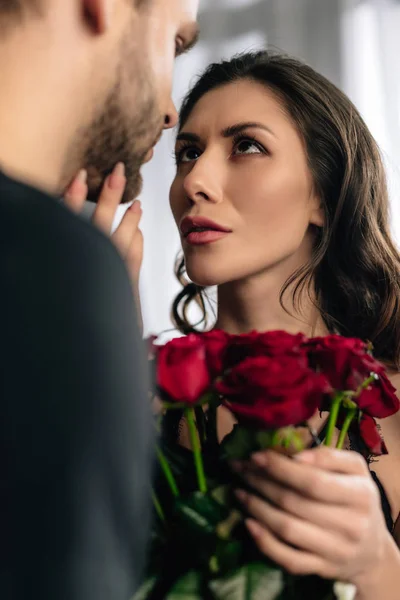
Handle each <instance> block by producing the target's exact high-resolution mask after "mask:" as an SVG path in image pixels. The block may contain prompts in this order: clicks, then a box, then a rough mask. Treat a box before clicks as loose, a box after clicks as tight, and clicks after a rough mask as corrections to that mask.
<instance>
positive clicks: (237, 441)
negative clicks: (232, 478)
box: [221, 425, 259, 460]
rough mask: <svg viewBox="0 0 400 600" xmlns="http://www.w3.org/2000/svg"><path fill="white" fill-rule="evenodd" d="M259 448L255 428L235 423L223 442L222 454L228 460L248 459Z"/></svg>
mask: <svg viewBox="0 0 400 600" xmlns="http://www.w3.org/2000/svg"><path fill="white" fill-rule="evenodd" d="M258 449H259V445H258V442H257V438H256V435H255V432H254V430H253V431H251V430H249V429H246V428H245V427H241V426H240V425H235V426H234V428H233V430H232V432H231V433H230V434H229V435H227V436H226V437H225V439H224V441H223V442H222V444H221V451H222V455H223V457H224V458H225V459H226V460H246V459H247V458H249V457H250V455H251V454H253V452H256V451H257V450H258Z"/></svg>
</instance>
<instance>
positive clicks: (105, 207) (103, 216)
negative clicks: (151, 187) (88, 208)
mask: <svg viewBox="0 0 400 600" xmlns="http://www.w3.org/2000/svg"><path fill="white" fill-rule="evenodd" d="M125 186H126V177H125V166H124V164H123V163H118V164H117V165H116V166H115V168H114V170H113V172H112V173H111V175H109V176H108V177H107V178H106V180H105V182H104V185H103V188H102V190H101V193H100V197H99V199H98V202H97V206H96V209H95V211H94V214H93V223H94V224H95V225H96V226H97V227H98V228H99V229H101V230H102V231H103V232H104V233H105V234H106V235H110V233H111V228H112V225H113V222H114V218H115V214H116V211H117V208H118V206H119V205H120V203H121V200H122V197H123V194H124V191H125Z"/></svg>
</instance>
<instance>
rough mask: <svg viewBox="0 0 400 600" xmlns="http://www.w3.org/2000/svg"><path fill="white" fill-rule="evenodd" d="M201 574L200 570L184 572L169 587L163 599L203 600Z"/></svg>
mask: <svg viewBox="0 0 400 600" xmlns="http://www.w3.org/2000/svg"><path fill="white" fill-rule="evenodd" d="M202 592H203V576H202V574H201V572H200V571H189V572H188V573H185V575H183V576H182V577H180V578H179V579H178V581H177V582H176V583H175V584H174V585H173V587H172V588H171V589H170V591H169V593H168V595H167V596H166V597H165V600H203V593H202Z"/></svg>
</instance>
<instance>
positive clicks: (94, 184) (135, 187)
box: [87, 171, 143, 204]
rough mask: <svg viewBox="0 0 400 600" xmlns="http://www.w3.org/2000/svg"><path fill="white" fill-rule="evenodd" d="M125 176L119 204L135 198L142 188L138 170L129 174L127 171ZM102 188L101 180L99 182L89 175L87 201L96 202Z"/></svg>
mask: <svg viewBox="0 0 400 600" xmlns="http://www.w3.org/2000/svg"><path fill="white" fill-rule="evenodd" d="M126 178H127V183H126V186H125V190H124V193H123V195H122V198H121V201H120V204H127V203H128V202H132V201H133V200H135V199H136V198H137V197H138V196H139V194H140V193H141V191H142V188H143V178H142V175H141V174H140V171H139V172H136V173H135V174H134V175H129V173H127V175H126ZM104 181H105V178H104ZM102 189H103V182H101V183H100V182H99V181H98V180H97V181H96V180H93V179H91V178H90V177H89V178H88V195H87V201H88V202H92V203H94V204H97V203H98V201H99V199H100V196H101V191H102Z"/></svg>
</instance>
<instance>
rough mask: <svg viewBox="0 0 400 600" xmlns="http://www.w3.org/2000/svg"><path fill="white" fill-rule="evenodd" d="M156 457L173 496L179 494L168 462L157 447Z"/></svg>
mask: <svg viewBox="0 0 400 600" xmlns="http://www.w3.org/2000/svg"><path fill="white" fill-rule="evenodd" d="M157 457H158V460H159V463H160V465H161V468H162V470H163V472H164V475H165V479H166V480H167V482H168V485H169V487H170V490H171V492H172V494H173V495H174V496H175V497H178V496H179V490H178V486H177V485H176V481H175V477H174V475H173V473H172V471H171V467H170V466H169V464H168V461H167V459H166V458H165V456H164V454H163V453H162V451H161V449H160V448H158V447H157Z"/></svg>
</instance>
